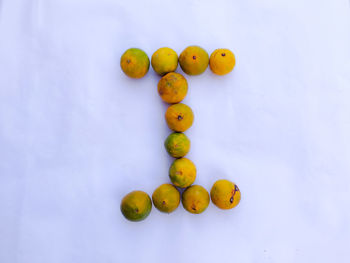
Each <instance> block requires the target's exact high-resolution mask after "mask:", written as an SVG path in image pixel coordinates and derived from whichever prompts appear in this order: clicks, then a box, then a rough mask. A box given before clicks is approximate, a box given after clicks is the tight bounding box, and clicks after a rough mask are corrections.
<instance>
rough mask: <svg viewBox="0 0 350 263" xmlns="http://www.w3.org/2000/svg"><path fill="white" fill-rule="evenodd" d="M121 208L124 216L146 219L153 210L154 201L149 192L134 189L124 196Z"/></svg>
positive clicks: (132, 219)
mask: <svg viewBox="0 0 350 263" xmlns="http://www.w3.org/2000/svg"><path fill="white" fill-rule="evenodd" d="M120 209H121V211H122V214H123V215H124V217H125V218H126V219H128V220H130V221H135V222H136V221H141V220H143V219H145V218H146V217H147V216H148V215H149V213H150V212H151V210H152V201H151V198H150V197H149V196H148V194H147V193H145V192H143V191H133V192H130V193H128V194H127V195H126V196H124V198H123V200H122V202H121V205H120Z"/></svg>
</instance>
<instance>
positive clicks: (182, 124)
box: [120, 46, 241, 221]
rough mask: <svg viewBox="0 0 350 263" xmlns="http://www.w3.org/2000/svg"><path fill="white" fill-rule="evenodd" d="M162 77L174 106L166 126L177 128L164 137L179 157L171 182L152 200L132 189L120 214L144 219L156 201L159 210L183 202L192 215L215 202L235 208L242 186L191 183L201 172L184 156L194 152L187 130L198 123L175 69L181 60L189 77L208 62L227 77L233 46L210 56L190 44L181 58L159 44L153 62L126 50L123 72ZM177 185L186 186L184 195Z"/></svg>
mask: <svg viewBox="0 0 350 263" xmlns="http://www.w3.org/2000/svg"><path fill="white" fill-rule="evenodd" d="M150 64H151V65H152V68H153V70H154V71H155V72H156V73H157V74H158V75H160V76H161V79H160V80H159V82H158V93H159V96H160V98H161V99H162V100H163V101H164V102H166V103H168V104H170V106H169V107H168V109H167V110H166V113H165V120H166V123H167V125H168V127H169V128H170V129H171V130H172V131H173V132H172V133H171V134H170V135H169V136H168V137H167V138H166V140H165V142H164V146H165V149H166V151H167V153H168V154H169V155H170V156H172V157H173V158H175V160H174V161H173V163H172V164H171V166H170V168H169V178H170V181H171V182H172V184H162V185H160V186H159V187H158V188H157V189H156V190H155V191H154V192H153V194H152V199H151V198H150V197H149V195H148V194H147V193H145V192H143V191H133V192H130V193H129V194H127V195H126V196H125V197H124V198H123V199H122V202H121V206H120V208H121V212H122V214H123V215H124V217H125V218H126V219H128V220H130V221H141V220H143V219H145V218H146V217H147V216H148V215H149V214H150V212H151V210H152V202H153V205H154V206H155V207H156V208H157V209H158V210H159V211H161V212H164V213H171V212H173V211H174V210H175V209H176V208H177V207H178V206H179V204H180V201H182V205H183V207H184V208H185V209H186V210H187V211H188V212H190V213H193V214H200V213H202V212H204V211H205V210H206V209H207V207H208V205H209V203H210V199H211V201H212V202H213V203H214V204H215V205H216V206H217V207H218V208H220V209H232V208H234V207H236V206H237V205H238V203H239V202H240V200H241V192H240V190H239V188H238V186H237V185H236V184H235V183H233V182H231V181H229V180H226V179H221V180H218V181H216V182H215V183H214V184H213V186H212V188H211V191H210V195H209V193H208V191H207V190H206V189H205V188H204V187H202V186H200V185H193V183H194V181H195V179H196V176H197V170H196V166H195V164H194V163H193V162H192V161H191V160H189V159H188V158H186V157H185V156H186V154H187V153H188V152H189V151H190V148H191V141H190V139H189V138H188V137H187V136H186V135H185V134H184V133H183V132H185V131H186V130H188V129H189V128H190V127H191V126H192V124H193V121H194V114H193V111H192V109H191V108H190V107H189V106H188V105H186V104H183V103H181V101H182V100H183V99H184V98H185V97H186V95H187V91H188V82H187V80H186V78H185V77H184V76H183V75H181V74H179V73H176V72H175V70H176V69H177V67H178V64H180V67H181V69H182V71H183V72H185V73H186V74H187V75H200V74H202V73H203V72H204V71H205V70H206V69H207V68H208V66H209V67H210V69H211V71H212V72H213V73H214V74H217V75H225V74H228V73H229V72H231V71H232V70H233V68H234V67H235V64H236V60H235V56H234V54H233V53H232V51H230V50H229V49H216V50H214V52H213V53H212V54H211V55H210V57H209V55H208V53H207V52H206V51H205V50H204V49H203V48H201V47H199V46H189V47H187V48H186V49H184V50H183V51H182V53H181V54H180V56H179V57H178V55H177V54H176V52H175V51H174V50H172V49H171V48H167V47H164V48H160V49H158V50H157V51H156V52H154V53H153V55H152V58H151V63H150V60H149V58H148V56H147V54H146V53H145V52H144V51H143V50H141V49H138V48H130V49H128V50H126V51H125V52H124V54H123V55H122V57H121V60H120V66H121V68H122V70H123V72H124V73H125V74H126V75H127V76H129V77H131V78H142V77H143V76H145V75H146V74H147V72H148V70H149V66H150ZM178 188H182V189H184V191H183V193H182V196H181V195H180V192H179V190H178Z"/></svg>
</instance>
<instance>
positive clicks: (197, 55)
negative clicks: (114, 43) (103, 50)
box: [120, 46, 236, 79]
mask: <svg viewBox="0 0 350 263" xmlns="http://www.w3.org/2000/svg"><path fill="white" fill-rule="evenodd" d="M178 62H179V63H180V67H181V69H182V70H183V71H184V72H185V73H186V74H188V75H199V74H202V73H203V72H204V71H205V70H206V69H207V67H208V65H209V66H210V69H211V70H212V71H213V72H214V73H215V74H217V75H225V74H227V73H229V72H231V71H232V69H233V68H234V66H235V64H236V59H235V55H234V54H233V53H232V51H230V50H229V49H216V50H214V52H213V53H212V54H211V55H210V58H209V55H208V53H207V52H206V51H205V50H204V49H203V48H201V47H199V46H189V47H187V48H185V50H184V51H182V53H181V54H180V57H178V56H177V54H176V52H175V51H174V50H173V49H171V48H168V47H163V48H160V49H158V50H157V51H156V52H154V53H153V55H152V59H151V64H152V68H153V69H154V71H155V72H157V73H158V74H159V75H161V76H164V75H165V74H167V73H169V72H173V71H175V70H176V69H177V65H178ZM149 65H150V61H149V58H148V56H147V54H146V53H145V52H144V51H143V50H141V49H139V48H130V49H128V50H127V51H125V52H124V54H123V55H122V57H121V59H120V66H121V68H122V70H123V71H124V73H125V74H126V75H127V76H129V77H131V78H137V79H138V78H142V77H143V76H145V75H146V73H147V72H148V70H149Z"/></svg>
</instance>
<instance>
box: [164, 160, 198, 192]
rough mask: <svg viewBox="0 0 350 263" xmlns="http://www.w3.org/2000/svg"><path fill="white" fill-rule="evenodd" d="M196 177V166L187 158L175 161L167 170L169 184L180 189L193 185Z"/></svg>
mask: <svg viewBox="0 0 350 263" xmlns="http://www.w3.org/2000/svg"><path fill="white" fill-rule="evenodd" d="M196 175H197V169H196V166H195V165H194V163H193V162H192V161H191V160H189V159H187V158H180V159H176V160H175V161H174V162H173V163H172V164H171V166H170V169H169V177H170V180H171V182H172V183H173V184H174V185H175V186H177V187H181V188H186V187H189V186H190V185H191V184H193V183H194V180H196Z"/></svg>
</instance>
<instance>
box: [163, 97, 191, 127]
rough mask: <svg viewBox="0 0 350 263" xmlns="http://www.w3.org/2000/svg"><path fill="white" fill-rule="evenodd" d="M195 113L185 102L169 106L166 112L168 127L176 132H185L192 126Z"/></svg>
mask: <svg viewBox="0 0 350 263" xmlns="http://www.w3.org/2000/svg"><path fill="white" fill-rule="evenodd" d="M193 119H194V115H193V112H192V109H191V108H190V107H189V106H187V105H186V104H183V103H177V104H173V105H171V106H169V108H168V109H167V111H166V112H165V120H166V122H167V124H168V127H169V128H170V129H172V130H173V131H176V132H184V131H186V130H187V129H188V128H190V127H191V126H192V123H193Z"/></svg>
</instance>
